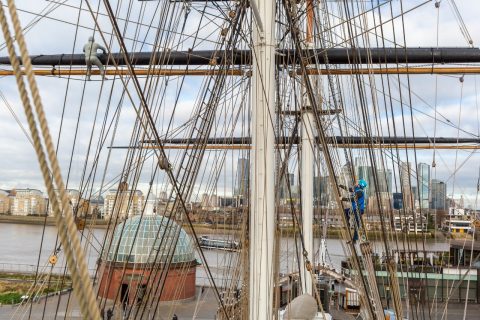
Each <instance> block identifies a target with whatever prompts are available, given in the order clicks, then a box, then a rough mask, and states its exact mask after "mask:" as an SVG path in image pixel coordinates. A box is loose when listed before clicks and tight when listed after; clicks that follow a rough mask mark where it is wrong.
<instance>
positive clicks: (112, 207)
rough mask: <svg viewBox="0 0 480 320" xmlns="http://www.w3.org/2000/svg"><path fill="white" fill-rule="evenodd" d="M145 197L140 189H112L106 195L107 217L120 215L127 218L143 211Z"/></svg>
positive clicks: (105, 209) (105, 207)
mask: <svg viewBox="0 0 480 320" xmlns="http://www.w3.org/2000/svg"><path fill="white" fill-rule="evenodd" d="M144 203H145V197H144V195H143V192H142V191H140V190H124V191H123V190H117V189H111V190H109V191H108V193H107V195H106V196H105V201H104V208H103V210H104V215H105V219H111V218H112V217H116V216H117V215H118V216H119V218H120V219H126V218H128V217H132V216H135V215H139V214H141V213H142V209H143V205H144Z"/></svg>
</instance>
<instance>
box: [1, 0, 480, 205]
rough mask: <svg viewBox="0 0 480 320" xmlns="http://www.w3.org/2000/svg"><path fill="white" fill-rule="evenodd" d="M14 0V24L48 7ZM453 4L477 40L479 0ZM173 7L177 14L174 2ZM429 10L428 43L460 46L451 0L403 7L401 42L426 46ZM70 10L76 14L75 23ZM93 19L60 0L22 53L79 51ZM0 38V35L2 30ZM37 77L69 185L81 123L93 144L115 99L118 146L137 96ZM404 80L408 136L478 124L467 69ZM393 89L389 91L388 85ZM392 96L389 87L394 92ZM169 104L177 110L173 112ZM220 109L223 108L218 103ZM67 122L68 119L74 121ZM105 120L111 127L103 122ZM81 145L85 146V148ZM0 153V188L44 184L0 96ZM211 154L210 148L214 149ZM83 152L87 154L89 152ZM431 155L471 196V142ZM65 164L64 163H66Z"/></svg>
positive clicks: (10, 93)
mask: <svg viewBox="0 0 480 320" xmlns="http://www.w3.org/2000/svg"><path fill="white" fill-rule="evenodd" d="M423 2H424V1H417V0H415V1H414V0H412V1H407V0H405V1H403V2H400V1H395V4H394V8H395V10H398V8H399V6H400V4H401V3H403V6H404V10H407V9H408V8H412V7H415V6H416V5H418V4H421V3H423ZM17 3H18V4H17V5H18V8H19V9H21V10H25V11H23V12H20V18H21V22H22V25H24V26H26V25H27V24H28V23H29V22H30V21H32V19H35V15H33V14H31V13H27V12H26V11H29V12H33V13H40V12H42V10H43V9H44V8H52V3H51V2H48V1H17ZM65 3H66V4H67V5H73V6H76V7H78V5H79V3H80V1H65ZM91 3H92V5H93V6H94V7H97V5H98V2H97V1H91ZM456 4H457V6H458V10H459V12H460V14H461V18H462V19H463V20H462V21H463V23H464V24H465V26H466V28H467V30H468V32H469V33H470V36H471V38H472V40H473V45H474V46H475V47H477V46H479V45H480V19H479V18H478V16H479V13H480V2H478V1H477V0H461V1H456ZM133 5H134V9H133V10H132V14H131V19H132V20H137V19H138V17H139V16H141V20H142V21H143V22H144V23H149V21H150V20H151V19H160V18H159V15H160V14H159V13H158V12H155V8H156V2H148V3H145V2H136V1H135V2H134V3H133ZM140 5H143V6H145V7H144V8H146V10H145V11H142V10H140V9H139V8H140ZM82 6H83V8H85V7H86V6H85V3H84V2H83V5H82ZM179 10H181V9H179ZM384 10H386V9H384ZM100 11H101V13H105V10H104V9H103V8H102V7H101V6H100ZM193 11H194V10H193ZM42 14H44V13H42ZM192 14H194V13H192ZM120 15H121V16H122V17H126V15H127V10H126V9H125V8H122V10H121V14H120ZM179 17H183V16H182V14H181V13H180V11H179ZM437 18H438V45H439V46H440V47H442V46H448V47H466V46H468V42H467V40H466V39H465V36H464V34H462V32H461V30H460V27H459V25H460V24H459V20H458V19H457V18H456V17H455V15H454V14H453V10H452V6H451V1H446V0H444V1H441V5H440V8H439V9H436V8H435V6H434V1H431V2H428V3H426V4H425V5H423V6H421V7H420V8H418V9H416V10H414V11H412V12H410V13H408V14H406V15H405V17H404V19H405V24H404V26H405V38H406V43H407V45H408V46H409V47H432V46H433V47H434V46H436V45H437ZM77 19H78V20H79V23H78V25H79V27H78V28H77ZM99 20H100V23H101V25H102V29H103V30H104V31H105V32H107V33H108V32H111V30H112V28H111V25H110V23H109V21H108V20H107V19H106V18H105V17H103V16H102V15H100V16H99ZM194 22H195V21H194ZM123 25H124V24H123V23H120V27H121V28H122V27H123ZM93 26H94V22H93V20H92V17H91V15H90V13H88V12H86V11H84V12H82V13H81V14H80V16H79V15H78V10H76V9H74V8H71V7H67V6H65V5H62V6H59V7H58V8H55V10H53V11H52V12H50V13H48V14H47V15H46V17H44V18H43V19H41V20H40V21H38V22H37V23H36V24H35V25H34V26H32V27H31V28H29V29H28V32H27V35H26V37H27V43H28V48H29V51H30V53H31V54H54V53H70V52H72V51H73V52H76V53H80V52H81V48H82V47H83V45H84V43H85V42H86V41H87V39H88V37H89V36H90V35H91V34H92V31H91V30H89V29H88V28H93ZM198 28H199V27H198V25H196V24H195V23H187V24H186V26H185V32H186V33H193V30H196V29H198ZM201 28H204V29H205V31H204V33H205V34H208V33H210V32H211V31H212V30H216V29H219V28H220V25H216V24H215V23H213V22H212V21H206V22H204V23H203V24H202V25H201ZM136 33H137V34H139V38H142V37H144V36H145V35H147V36H146V38H145V41H144V43H143V46H142V45H141V44H136V47H135V49H136V50H144V51H147V50H150V49H151V46H150V45H149V43H152V42H153V39H154V35H155V34H154V32H151V31H150V32H149V33H147V28H146V27H141V28H140V29H139V30H136V29H135V28H133V27H130V28H129V29H128V31H127V34H126V37H127V38H133V37H135V36H136ZM402 34H403V27H402V23H401V20H400V19H397V20H396V23H395V35H396V37H397V40H398V41H397V42H400V43H403V38H402V37H403V35H402ZM385 35H386V37H387V38H388V39H393V31H392V29H391V28H389V27H387V28H386V29H385ZM96 38H97V40H98V41H99V42H100V40H101V39H100V37H99V36H98V33H97V34H96ZM2 39H3V38H2ZM108 39H109V38H108ZM185 39H187V37H184V40H185ZM177 40H178V39H177ZM185 41H186V40H185ZM1 42H2V43H3V40H2V41H1ZM171 43H172V46H171V47H172V48H173V49H186V48H185V47H177V48H175V47H173V46H174V44H173V43H174V42H173V40H172V42H171ZM127 45H128V47H129V48H131V47H132V43H131V42H128V41H127ZM207 47H208V42H206V41H204V42H201V43H200V44H199V45H198V47H197V48H207ZM117 48H118V44H117V43H116V42H115V41H114V42H113V49H112V51H115V50H118V49H117ZM0 55H1V56H6V55H7V52H6V50H5V48H3V46H2V50H0ZM94 78H95V77H94ZM97 79H98V77H97ZM37 81H38V83H39V86H40V88H41V90H42V92H41V93H42V99H43V103H44V106H45V110H46V112H47V115H48V118H49V121H50V122H49V124H50V129H51V133H52V135H53V136H54V137H55V140H56V139H57V137H58V134H59V128H60V123H61V117H62V111H63V107H64V106H65V112H64V118H63V129H62V134H61V138H60V144H59V159H60V162H61V166H62V170H63V176H64V179H67V177H68V179H69V185H70V186H71V187H73V188H78V186H79V184H80V181H81V177H82V172H83V169H84V163H85V160H86V155H87V150H88V146H89V143H90V136H91V132H92V131H93V132H94V133H95V134H94V135H93V137H94V138H93V139H94V141H93V142H92V146H93V149H95V148H96V146H97V145H98V142H99V141H98V139H99V137H100V128H101V123H102V121H103V117H104V115H105V114H107V123H110V122H112V119H113V112H112V111H108V112H107V108H108V106H111V108H116V107H117V106H118V105H122V113H121V116H120V118H119V121H118V127H117V129H116V135H115V141H114V143H113V145H123V146H125V145H128V144H129V143H130V140H129V139H130V136H131V133H132V131H133V124H134V118H135V111H134V109H133V108H131V107H129V104H130V105H131V104H132V103H133V104H134V103H135V101H136V102H138V100H135V99H137V98H136V97H134V98H133V99H134V100H135V101H126V102H125V101H124V102H123V103H122V95H121V94H122V91H123V90H122V87H121V85H120V84H119V83H118V82H117V83H116V84H115V85H114V87H113V90H111V88H112V85H113V81H111V79H110V80H109V81H107V82H106V83H105V85H104V87H103V88H100V82H99V81H91V82H88V83H85V82H84V81H83V78H81V77H77V78H72V79H71V80H70V82H68V81H67V79H66V78H55V77H39V78H37ZM393 81H395V79H393V80H392V83H394V82H393ZM408 81H410V88H411V92H412V97H411V99H412V106H413V107H414V108H415V110H414V111H413V119H414V120H413V130H414V131H415V135H416V136H429V137H433V136H434V135H436V136H438V137H457V136H460V137H471V136H472V134H473V135H477V136H478V133H479V131H480V127H479V116H478V92H479V90H478V84H477V82H480V81H479V79H477V77H476V76H472V75H467V76H465V77H464V81H463V82H461V81H459V77H458V76H438V77H436V76H431V75H425V76H411V77H410V78H409V79H407V77H405V76H402V77H401V82H402V85H407V83H408ZM201 82H202V80H201V79H198V78H195V79H193V78H188V81H185V83H183V86H184V88H183V90H182V92H185V93H184V94H183V95H182V96H181V97H179V99H178V100H179V103H178V105H177V111H175V114H174V117H173V118H174V121H173V122H174V123H173V126H174V127H175V126H176V125H181V124H182V123H184V122H185V121H187V120H188V119H189V116H190V115H191V114H192V111H191V108H192V105H194V104H195V101H196V99H197V97H198V93H197V90H198V88H200V87H201ZM142 83H143V82H142ZM479 84H480V83H479ZM180 85H182V84H181V83H180V80H179V79H172V80H170V83H169V86H168V87H167V89H165V94H164V96H165V100H164V101H163V102H162V103H160V104H159V105H162V106H163V109H161V110H162V111H161V115H160V118H159V120H158V123H164V126H165V127H161V128H160V131H161V132H164V130H165V129H166V126H167V124H166V123H167V122H166V119H169V118H171V117H172V115H173V112H174V111H173V108H172V107H171V106H172V105H174V103H175V96H174V93H175V92H176V91H177V88H178V87H179V86H180ZM67 86H68V92H67ZM229 86H230V88H232V87H234V84H233V83H232V84H230V85H229ZM397 86H398V84H397ZM237 89H238V88H237ZM237 89H235V90H237ZM0 92H1V94H2V95H3V96H4V97H5V99H6V101H7V102H8V103H9V105H10V107H11V109H12V110H13V112H14V113H15V115H16V116H17V117H18V118H19V119H20V122H21V123H22V124H23V126H24V127H25V128H27V131H28V127H27V126H26V121H25V117H24V112H23V108H22V106H21V104H20V102H19V97H18V92H17V89H16V84H15V81H14V79H13V77H4V78H0ZM403 92H407V91H406V89H404V91H403ZM238 95H239V96H242V94H241V93H238ZM396 95H397V96H398V90H397V93H396ZM393 96H395V93H394V94H393ZM82 97H83V98H82ZM126 100H128V99H126ZM435 106H436V110H437V114H436V118H437V119H438V120H441V121H442V122H438V121H437V123H436V125H435V121H434V119H435V111H434V110H435ZM80 108H81V110H82V111H81V113H80V117H78V114H79V110H80ZM229 108H230V109H229V112H231V113H233V114H235V113H237V112H238V111H239V110H237V109H235V106H233V105H232V106H230V107H229ZM178 110H181V111H180V112H179V111H178ZM460 110H461V112H460ZM96 111H98V113H97V117H96V118H95V113H96ZM224 112H225V114H226V112H227V111H224ZM225 114H224V115H225ZM240 116H241V115H240ZM408 116H410V115H408ZM395 121H396V123H397V125H398V124H399V123H401V122H402V119H401V116H400V115H397V116H396V119H395ZM77 122H78V129H76V127H77ZM93 123H95V124H96V126H95V128H94V127H93ZM382 126H383V128H384V130H386V129H387V127H386V124H385V121H384V122H383V123H382ZM458 127H459V128H460V129H462V131H459V130H458ZM111 130H112V131H113V130H114V129H113V127H112V128H111ZM402 130H403V129H402ZM413 130H412V125H411V123H409V124H408V125H407V127H406V133H405V134H406V135H407V136H410V135H411V134H412V131H413ZM465 131H466V132H467V133H466V132H465ZM236 133H237V134H239V135H246V132H245V128H238V130H236ZM469 133H471V134H469ZM75 134H76V143H75V148H74V149H73V151H72V146H73V141H74V139H75ZM215 134H216V135H217V136H221V134H222V129H221V126H220V125H219V126H218V128H217V129H216V133H215ZM402 134H403V132H402ZM111 137H112V133H111V132H110V133H109V134H108V135H107V140H108V142H107V144H110V143H111ZM95 139H96V140H95ZM91 152H94V150H93V151H91ZM178 154H179V153H172V157H178ZM359 154H360V153H359ZM0 155H1V156H0V188H2V189H11V188H25V187H30V188H38V189H41V190H45V188H44V186H43V180H42V178H41V175H40V172H39V168H38V164H37V160H36V156H35V153H34V151H33V148H32V146H31V144H30V142H29V140H28V139H27V137H26V136H25V134H24V133H23V132H22V130H21V128H20V126H19V125H18V124H17V122H16V121H15V119H14V116H13V115H12V112H11V111H10V110H9V109H8V108H7V105H6V103H5V101H3V100H0ZM72 155H73V156H72ZM244 155H245V153H243V154H242V153H241V152H234V153H229V154H228V155H227V156H226V159H225V161H224V162H223V167H224V168H225V172H224V173H223V174H222V178H221V179H222V183H221V185H220V187H218V186H217V188H220V189H221V190H217V192H219V193H221V192H222V190H223V191H226V192H230V191H231V189H232V185H233V180H234V178H233V177H232V176H233V175H232V174H231V172H232V171H235V168H236V162H237V158H238V157H239V156H244ZM408 155H409V159H410V161H411V162H414V155H413V153H411V152H410V153H409V154H408ZM107 156H108V149H107V148H105V147H104V149H103V151H102V156H101V158H100V162H101V163H105V162H106V159H107ZM215 156H216V155H215V154H213V153H212V154H211V155H210V156H209V161H210V162H209V163H210V165H209V166H207V167H208V169H209V170H208V171H202V173H203V174H205V172H208V174H209V175H212V174H213V171H212V170H211V168H212V166H211V164H212V163H214V162H215V161H221V157H220V159H215ZM217 157H219V156H218V155H217ZM405 158H406V153H403V154H402V160H406V159H405ZM70 160H71V161H70ZM89 160H91V156H90V158H89ZM109 161H110V165H109V167H108V168H106V169H107V170H106V171H105V181H110V180H112V179H115V177H117V176H118V174H119V173H120V172H121V169H122V166H123V163H124V162H125V151H120V150H115V151H112V153H111V155H110V160H109ZM416 161H417V162H425V163H428V164H432V162H433V151H428V152H427V151H422V152H417V160H416ZM435 162H436V164H437V166H436V168H435V170H432V173H431V176H432V178H437V179H440V180H444V181H446V182H447V185H448V190H447V193H448V194H453V193H455V197H459V196H460V195H461V194H464V195H465V197H466V198H467V199H469V200H470V201H471V202H470V204H473V200H474V199H475V197H476V188H477V180H478V178H479V170H480V159H479V156H478V154H477V153H476V152H475V153H473V154H472V152H471V151H465V150H459V151H458V152H456V151H455V150H448V151H444V150H437V151H436V155H435ZM92 166H93V164H92V163H91V162H89V163H88V166H87V171H89V170H90V169H91V168H92ZM150 166H151V164H150ZM69 168H70V170H68V169H69ZM102 170H105V165H104V164H101V165H100V166H99V169H98V172H97V175H96V178H95V180H96V181H97V183H99V182H100V181H101V180H102V177H103V172H102ZM69 172H70V173H69ZM150 172H151V170H148V169H146V170H145V172H144V173H143V175H142V177H141V179H140V182H139V185H140V187H141V188H142V189H144V190H145V189H146V188H147V186H148V182H149V175H150ZM226 173H228V174H226ZM213 175H214V174H213ZM201 179H203V180H202V181H210V180H209V178H208V177H202V178H201ZM157 181H159V182H160V183H161V182H162V181H165V177H164V176H162V175H160V176H159V177H158V180H157Z"/></svg>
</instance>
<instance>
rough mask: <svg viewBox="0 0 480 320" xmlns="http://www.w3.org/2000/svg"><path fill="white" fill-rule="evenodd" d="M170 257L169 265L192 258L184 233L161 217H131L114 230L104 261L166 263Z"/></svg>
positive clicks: (191, 243)
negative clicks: (171, 257) (170, 262)
mask: <svg viewBox="0 0 480 320" xmlns="http://www.w3.org/2000/svg"><path fill="white" fill-rule="evenodd" d="M177 239H178V240H177ZM175 241H177V243H176V245H175ZM174 246H175V251H174V252H173V250H172V248H173V247H174ZM117 248H118V252H117ZM115 252H117V254H116V256H115ZM172 254H173V259H172V263H180V262H190V261H193V260H194V259H195V253H194V251H193V242H192V240H191V239H190V236H189V235H188V234H187V233H186V232H185V230H183V228H182V227H180V226H179V225H178V224H177V223H176V222H175V221H173V220H170V219H168V218H166V217H163V216H157V215H154V216H144V217H141V216H134V217H131V218H129V219H127V220H126V221H124V222H122V223H121V224H119V225H118V226H117V227H116V228H115V232H114V235H113V242H112V246H111V247H110V250H109V252H108V255H107V261H115V262H129V263H153V262H157V263H165V262H168V260H169V259H168V258H169V257H170V256H171V255H172Z"/></svg>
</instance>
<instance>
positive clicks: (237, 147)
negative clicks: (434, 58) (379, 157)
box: [109, 144, 480, 150]
mask: <svg viewBox="0 0 480 320" xmlns="http://www.w3.org/2000/svg"><path fill="white" fill-rule="evenodd" d="M200 147H201V146H198V145H169V144H166V145H164V146H163V149H165V150H185V149H199V148H200ZM276 147H277V148H287V147H288V146H287V145H285V144H281V145H277V146H276ZM336 147H338V148H346V149H369V148H370V149H415V150H432V149H436V150H479V149H480V145H442V144H439V145H426V144H416V145H413V144H396V145H392V144H390V145H380V144H376V145H368V144H339V145H337V146H336ZM109 148H111V149H159V148H160V146H158V145H145V146H141V147H138V146H133V147H122V146H117V147H109ZM202 148H204V149H206V150H250V149H251V146H250V145H228V144H227V145H218V144H215V145H212V144H208V145H206V146H204V147H202Z"/></svg>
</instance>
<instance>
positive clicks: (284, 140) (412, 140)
mask: <svg viewBox="0 0 480 320" xmlns="http://www.w3.org/2000/svg"><path fill="white" fill-rule="evenodd" d="M316 140H317V142H319V141H318V138H316ZM199 142H202V143H205V144H221V145H235V144H240V145H249V144H250V143H251V139H250V137H228V138H227V137H217V138H208V139H202V140H201V141H200V140H198V139H196V138H174V139H164V140H162V143H164V144H183V145H186V144H190V145H192V144H198V143H199ZM298 142H299V139H296V138H294V139H292V138H290V137H278V138H276V143H277V144H290V143H293V144H298ZM140 143H147V144H155V143H156V141H155V140H143V141H140ZM327 143H329V144H338V145H340V144H348V145H354V144H378V145H386V144H395V145H397V144H398V145H400V144H418V143H423V144H431V145H433V144H436V145H439V144H451V145H453V144H479V145H480V139H479V138H450V137H436V138H433V137H378V136H375V137H370V138H367V137H357V136H344V137H342V136H334V137H327Z"/></svg>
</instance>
